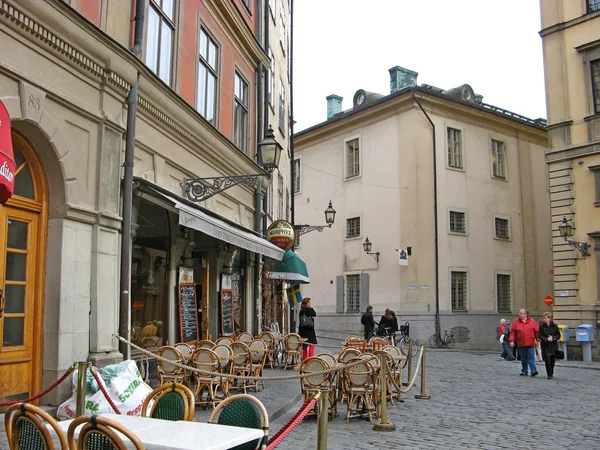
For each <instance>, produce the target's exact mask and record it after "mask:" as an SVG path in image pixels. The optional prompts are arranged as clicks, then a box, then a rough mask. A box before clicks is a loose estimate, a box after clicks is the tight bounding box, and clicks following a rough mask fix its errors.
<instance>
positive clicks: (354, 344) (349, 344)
mask: <svg viewBox="0 0 600 450" xmlns="http://www.w3.org/2000/svg"><path fill="white" fill-rule="evenodd" d="M344 347H345V348H355V349H356V350H358V351H360V352H361V353H362V352H364V351H365V350H366V348H367V342H366V341H364V340H363V339H347V340H346V342H344Z"/></svg>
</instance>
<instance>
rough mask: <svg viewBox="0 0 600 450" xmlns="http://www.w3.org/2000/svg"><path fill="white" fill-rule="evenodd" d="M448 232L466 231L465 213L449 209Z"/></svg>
mask: <svg viewBox="0 0 600 450" xmlns="http://www.w3.org/2000/svg"><path fill="white" fill-rule="evenodd" d="M449 220H450V232H451V233H460V234H466V233H467V219H466V214H465V213H464V212H461V211H450V217H449Z"/></svg>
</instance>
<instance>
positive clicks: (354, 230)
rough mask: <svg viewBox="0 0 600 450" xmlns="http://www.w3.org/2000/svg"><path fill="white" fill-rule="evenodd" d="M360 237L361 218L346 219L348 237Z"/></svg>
mask: <svg viewBox="0 0 600 450" xmlns="http://www.w3.org/2000/svg"><path fill="white" fill-rule="evenodd" d="M359 236H360V217H351V218H349V219H346V237H347V238H354V237H359Z"/></svg>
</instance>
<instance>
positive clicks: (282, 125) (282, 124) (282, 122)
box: [279, 80, 287, 136]
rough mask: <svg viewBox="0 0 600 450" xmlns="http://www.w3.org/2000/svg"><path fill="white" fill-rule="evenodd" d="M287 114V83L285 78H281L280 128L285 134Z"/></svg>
mask: <svg viewBox="0 0 600 450" xmlns="http://www.w3.org/2000/svg"><path fill="white" fill-rule="evenodd" d="M286 116H287V114H286V113H285V85H284V84H283V80H279V129H280V130H281V133H282V134H283V135H284V136H285V118H286Z"/></svg>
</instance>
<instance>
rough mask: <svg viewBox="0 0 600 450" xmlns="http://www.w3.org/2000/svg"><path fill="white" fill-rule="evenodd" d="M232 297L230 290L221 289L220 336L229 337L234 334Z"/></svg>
mask: <svg viewBox="0 0 600 450" xmlns="http://www.w3.org/2000/svg"><path fill="white" fill-rule="evenodd" d="M233 313H234V311H233V296H232V295H231V289H221V334H222V335H223V336H231V335H232V334H233V332H234V322H233Z"/></svg>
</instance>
